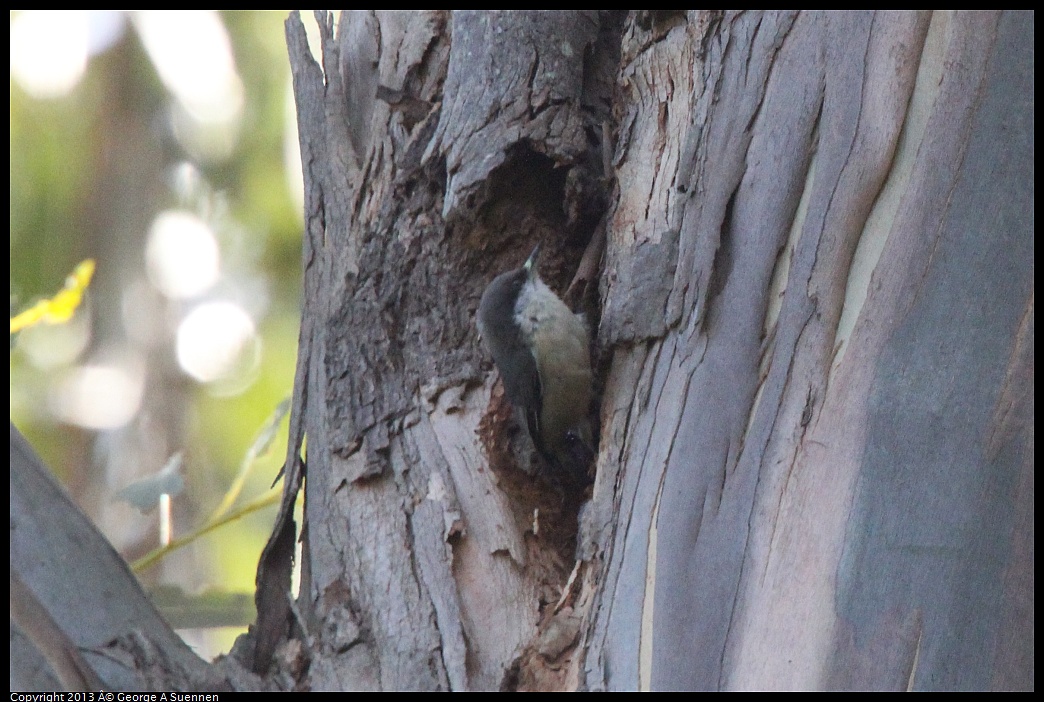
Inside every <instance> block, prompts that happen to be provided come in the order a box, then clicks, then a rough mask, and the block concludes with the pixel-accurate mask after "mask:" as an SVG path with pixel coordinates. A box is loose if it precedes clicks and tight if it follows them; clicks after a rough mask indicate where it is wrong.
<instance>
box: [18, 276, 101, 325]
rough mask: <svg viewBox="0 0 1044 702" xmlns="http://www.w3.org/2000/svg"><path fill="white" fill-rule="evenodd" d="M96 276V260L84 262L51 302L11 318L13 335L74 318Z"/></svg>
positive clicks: (41, 301)
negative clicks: (26, 329)
mask: <svg viewBox="0 0 1044 702" xmlns="http://www.w3.org/2000/svg"><path fill="white" fill-rule="evenodd" d="M93 275H94V259H92V258H88V259H87V260H86V261H82V262H81V263H80V264H79V265H78V266H76V268H75V269H74V270H73V272H72V274H70V275H69V277H68V278H66V279H65V287H64V288H63V289H62V290H61V291H59V292H58V294H57V295H55V296H54V297H52V298H51V299H50V300H40V301H39V302H37V303H36V304H35V305H33V306H32V307H30V308H29V309H27V310H26V311H24V312H22V313H21V314H18V315H15V316H14V317H12V318H11V333H12V334H14V333H15V332H16V331H21V330H22V329H25V328H26V327H31V326H32V325H34V324H38V323H40V322H44V323H46V324H62V323H63V322H67V321H69V319H71V318H72V316H73V313H74V312H76V308H77V307H79V306H80V302H82V301H83V293H84V291H85V290H86V289H87V286H88V285H90V284H91V276H93Z"/></svg>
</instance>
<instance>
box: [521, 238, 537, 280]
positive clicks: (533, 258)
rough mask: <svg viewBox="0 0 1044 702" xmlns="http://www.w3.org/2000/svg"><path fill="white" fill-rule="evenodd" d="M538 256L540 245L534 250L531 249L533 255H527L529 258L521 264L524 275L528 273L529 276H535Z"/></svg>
mask: <svg viewBox="0 0 1044 702" xmlns="http://www.w3.org/2000/svg"><path fill="white" fill-rule="evenodd" d="M539 256H540V244H537V245H536V248H535V249H533V253H531V254H529V258H527V259H526V262H525V263H524V264H522V267H523V268H524V269H525V270H526V273H528V274H529V275H530V276H533V275H535V274H536V272H537V258H539Z"/></svg>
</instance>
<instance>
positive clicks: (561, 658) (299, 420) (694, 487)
mask: <svg viewBox="0 0 1044 702" xmlns="http://www.w3.org/2000/svg"><path fill="white" fill-rule="evenodd" d="M318 18H319V22H320V25H321V32H320V34H321V46H319V47H317V48H318V49H320V50H321V52H320V53H321V55H322V65H321V66H320V65H319V64H318V63H316V61H315V59H313V57H312V54H311V52H310V51H309V49H308V46H307V40H306V38H305V34H304V29H303V25H302V24H301V21H300V19H299V18H298V17H297V15H296V14H294V15H291V17H290V19H289V20H288V22H287V38H288V44H289V47H290V57H291V64H292V67H293V71H294V86H295V95H296V98H297V103H298V121H299V128H300V138H301V151H302V160H303V164H304V170H305V191H306V205H305V207H306V227H307V231H306V234H305V241H304V258H303V264H304V270H305V306H304V310H303V313H302V327H301V340H300V353H299V358H298V367H297V374H296V380H295V395H294V401H293V406H292V410H291V423H290V424H291V426H290V442H289V445H288V449H287V461H286V466H285V470H286V479H285V482H284V485H285V491H284V500H283V503H282V506H281V509H280V514H279V516H278V518H277V521H276V525H275V527H274V529H273V536H272V539H271V540H270V542H269V545H268V547H266V550H265V553H264V554H263V556H262V560H261V563H260V565H259V569H258V592H257V604H258V611H259V618H258V623H257V625H256V626H255V627H254V628H253V631H252V635H251V636H250V637H248V638H246V639H244V640H243V642H242V645H241V646H237V649H236V650H235V651H234V652H233V658H235V659H242V660H244V661H247V662H248V663H249V665H251V666H252V667H253V668H254V670H255V671H256V672H257V673H258V674H260V675H263V676H266V678H265V682H266V684H268V685H270V686H273V687H279V688H283V689H312V690H320V689H384V690H403V689H411V690H412V689H416V690H434V689H454V690H464V689H470V690H482V689H519V690H531V689H592V690H602V689H604V690H634V689H658V690H666V689H671V690H683V689H684V690H696V689H925V690H929V689H947V690H951V689H952V690H957V689H1027V690H1028V689H1032V688H1033V516H1034V515H1033V512H1034V510H1033V411H1034V410H1033V338H1034V337H1033V320H1034V285H1033V161H1032V153H1033V14H1032V13H1011V12H979V13H952V12H936V13H885V12H880V13H877V12H851V13H816V12H801V13H798V12H767V13H756V12H719V11H693V12H688V13H685V12H679V11H638V12H633V13H630V14H622V13H613V12H557V13H540V12H484V13H477V12H455V13H443V12H428V13H412V14H406V13H395V12H361V11H360V12H352V13H346V14H344V15H342V17H341V19H340V21H339V26H338V28H337V32H334V28H333V22H332V18H331V17H330V16H329V15H326V14H324V13H319V14H318ZM603 237H604V246H605V248H604V251H605V253H604V256H602V257H601V258H602V260H601V273H600V275H599V276H598V280H599V283H600V287H599V290H598V291H597V293H598V294H597V295H594V292H595V291H594V290H588V291H587V292H589V293H591V294H585V292H584V290H583V289H582V286H578V287H579V288H581V289H580V290H579V291H578V292H576V294H575V295H572V294H571V295H570V296H569V299H570V300H571V301H574V302H577V304H578V306H581V307H584V308H585V309H586V310H587V311H588V313H589V320H590V322H591V324H592V328H593V329H596V330H597V334H596V338H595V341H596V343H595V349H594V357H595V360H596V361H597V363H596V368H597V369H598V374H599V377H600V381H599V389H600V391H601V393H602V401H601V407H600V412H599V419H600V427H601V432H600V441H599V446H598V458H597V474H596V478H595V483H594V487H593V494H591V495H581V494H575V493H574V492H571V491H570V490H569V489H566V488H563V486H562V485H561V484H560V482H558V481H556V480H555V477H554V476H553V475H549V474H548V471H547V470H546V469H544V468H543V467H542V466H541V465H540V464H539V462H538V461H535V460H534V456H533V451H532V449H531V447H530V446H529V445H528V443H527V439H526V438H525V436H524V431H521V430H520V427H519V426H518V424H517V422H516V421H515V420H514V418H513V416H512V412H511V408H510V406H509V405H508V403H507V400H506V399H505V398H504V396H503V391H502V390H501V389H500V386H499V383H498V382H497V381H496V372H495V369H494V368H493V366H492V364H491V363H490V361H489V359H488V358H487V357H486V355H485V353H484V352H483V351H482V347H481V345H480V344H479V342H478V339H477V332H476V330H475V327H474V323H473V318H474V312H475V309H476V307H477V305H478V300H479V297H480V295H481V293H482V290H483V288H484V286H485V285H486V284H487V283H488V282H489V281H490V280H491V279H492V278H493V277H494V276H495V275H496V274H497V273H499V272H501V271H504V270H507V269H510V268H514V267H517V266H518V265H519V264H520V263H521V262H522V261H523V260H524V259H525V257H526V255H527V254H528V252H529V250H531V249H532V247H533V245H535V244H536V243H538V242H542V243H543V245H544V247H545V249H544V250H545V251H546V252H547V254H548V255H547V257H546V260H545V263H544V264H543V265H542V266H541V271H540V272H541V275H542V276H543V277H544V279H545V280H546V281H547V282H548V283H549V284H550V285H551V286H552V288H554V289H555V290H556V291H558V292H560V293H561V292H562V291H565V290H566V289H567V286H568V283H569V281H570V279H571V278H572V277H573V275H572V274H573V273H574V271H576V269H577V265H578V262H579V261H580V260H581V258H584V259H585V260H586V261H587V262H588V264H590V263H591V262H592V261H597V260H598V252H599V251H601V248H600V247H601V245H602V244H601V243H600V242H601V240H602V238H603ZM585 251H586V254H587V255H586V256H584V253H585ZM588 264H585V266H583V267H582V270H581V272H580V273H578V274H577V276H576V277H577V279H587V280H591V279H593V276H591V274H590V266H589V265H588ZM585 271H586V272H585ZM596 297H597V299H595V298H596ZM305 436H307V452H306V455H305V454H304V453H303V450H302V447H303V446H304V443H305ZM15 446H16V443H15V441H14V439H13V440H12V456H14V452H15ZM12 476H13V477H12V494H13V495H14V494H15V493H16V487H17V488H18V489H19V490H22V489H23V488H21V487H20V486H18V485H16V482H15V479H14V471H12ZM302 489H303V490H304V493H305V509H304V523H303V524H302V525H297V524H296V523H295V520H294V516H293V514H294V512H293V509H294V504H295V502H296V497H297V495H298V493H299V491H300V490H302ZM587 497H589V498H590V499H589V500H587V499H586V498H587ZM581 503H583V506H581ZM23 513H24V514H31V513H32V510H19V511H18V513H17V514H16V510H15V498H14V497H12V525H13V526H12V572H13V573H17V574H18V575H19V576H20V577H21V579H22V581H24V582H25V584H26V586H27V587H28V588H29V589H30V591H31V592H36V593H37V595H36V598H37V599H41V600H44V599H45V598H43V597H40V595H39V590H38V589H37V587H38V583H39V582H40V581H39V580H35V581H34V578H31V577H27V576H26V573H30V574H32V573H34V572H35V573H36V576H38V577H43V576H44V575H46V573H45V571H46V569H37V570H36V571H34V570H33V568H31V567H30V564H31V563H32V562H33V561H32V559H31V558H30V557H29V556H25V557H24V558H23V557H22V556H19V558H18V559H17V560H16V550H17V552H18V553H20V554H23V555H25V554H31V553H32V550H31V549H32V547H33V543H34V542H33V541H32V540H27V541H25V542H18V544H17V546H18V549H16V542H15V534H16V529H15V526H18V525H20V524H21V523H22V522H21V521H20V520H22V519H25V518H26V517H23V516H21V515H23ZM84 528H86V527H84ZM20 533H25V532H24V530H22V531H21V532H20ZM298 538H299V539H300V542H301V546H302V555H301V559H300V564H299V565H300V571H301V584H300V591H299V594H297V595H296V597H295V598H293V599H292V598H291V597H289V593H290V590H291V563H292V559H293V556H294V546H295V542H296V541H297V540H298ZM63 548H64V547H63ZM23 549H24V550H23ZM59 552H60V551H59ZM16 565H17V567H16ZM49 567H50V568H52V569H55V568H58V566H57V565H56V564H54V563H52V564H51V565H50V566H49ZM77 567H79V566H77ZM83 567H85V568H86V567H87V566H83ZM48 572H53V570H52V571H48ZM114 572H115V571H114ZM125 577H127V578H129V574H126V576H125ZM34 582H36V583H37V585H34ZM88 592H90V591H88ZM85 596H86V595H85ZM91 596H92V597H94V596H96V595H91ZM57 599H59V600H60V599H61V598H60V597H58V598H57ZM88 599H89V598H88ZM44 604H45V605H47V602H44ZM83 607H84V608H85V609H86V608H87V607H88V605H83ZM47 608H48V611H49V612H50V615H51V618H52V619H53V620H54V621H55V622H58V623H59V626H60V625H61V622H62V617H61V616H56V614H55V612H56V610H55V609H53V608H52V607H51V606H48V607H47ZM142 616H147V614H146V615H142ZM157 626H159V625H157ZM69 638H70V639H71V640H72V641H73V642H78V641H79V640H80V639H78V638H77V637H75V636H70V637H69ZM105 640H109V639H105ZM13 641H14V635H13ZM60 643H61V641H59V644H60ZM78 645H84V644H78ZM56 650H57V651H58V654H61V652H62V650H63V649H62V647H61V646H57V647H56ZM251 650H252V655H250V654H251ZM153 659H155V656H154V657H153ZM55 660H57V658H56V659H55ZM164 660H166V659H164ZM179 660H180V659H179ZM60 663H61V665H62V666H64V668H63V669H68V668H70V666H71V669H73V670H75V666H76V662H75V660H74V661H73V662H72V663H71V664H70V663H69V661H67V660H63V661H60ZM55 665H58V663H55ZM180 665H182V666H184V667H188V668H191V667H192V666H191V664H190V663H182V664H180ZM223 665H224V666H226V667H225V668H221V669H219V671H218V674H219V676H226V678H227V680H229V681H230V687H234V688H239V687H246V686H249V685H252V684H256V681H255V680H254V679H253V678H250V677H249V676H247V677H235V678H234V677H233V672H234V661H227V662H225V663H224V664H223ZM175 667H176V666H175ZM237 674H239V673H237ZM192 675H195V676H197V677H194V678H193V677H190V676H189V674H187V673H185V674H184V678H183V680H185V681H188V680H198V679H199V677H198V675H199V673H198V671H197V672H194V673H192ZM143 679H145V680H153V678H147V677H146V678H143ZM134 681H135V679H131V680H130V681H128V682H125V684H127V685H130V686H133V684H134ZM137 681H138V684H141V682H140V681H141V679H137ZM164 684H169V683H168V682H165V683H164ZM185 684H188V683H187V682H186V683H185Z"/></svg>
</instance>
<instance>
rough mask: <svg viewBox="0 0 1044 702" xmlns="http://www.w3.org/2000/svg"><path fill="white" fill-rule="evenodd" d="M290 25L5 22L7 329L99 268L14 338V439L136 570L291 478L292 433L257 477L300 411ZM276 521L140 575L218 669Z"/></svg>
mask: <svg viewBox="0 0 1044 702" xmlns="http://www.w3.org/2000/svg"><path fill="white" fill-rule="evenodd" d="M286 16H287V12H286V11H263V12H247V11H243V12H220V13H219V12H213V11H163V12H160V11H142V12H117V11H24V12H12V13H11V15H10V20H11V282H10V288H11V292H10V295H11V313H12V315H14V314H15V313H17V312H18V311H20V310H23V309H25V308H27V307H29V306H30V305H32V304H33V303H34V302H36V301H38V300H40V299H41V298H46V297H50V296H52V295H54V293H55V292H57V291H58V290H59V289H61V287H62V284H63V281H64V280H65V278H66V276H67V275H68V274H69V273H70V272H72V271H73V269H74V268H75V267H76V265H77V263H78V262H80V261H82V260H84V259H87V258H92V259H94V260H95V261H96V264H97V267H96V270H95V272H94V276H93V281H92V282H91V285H90V288H89V290H88V292H87V296H86V299H85V301H84V303H83V305H82V306H81V307H80V308H79V310H78V311H77V313H76V314H75V316H74V317H73V318H72V320H71V321H69V322H67V323H65V324H58V325H39V326H34V327H32V328H29V329H27V330H25V331H23V332H20V333H19V334H17V335H15V336H13V337H12V347H11V420H12V422H14V424H15V425H16V426H17V427H18V428H19V429H20V430H21V431H22V432H23V433H24V434H25V436H26V437H27V438H28V440H29V442H30V443H31V444H32V445H33V447H34V448H35V449H36V451H37V453H38V454H39V455H40V456H41V457H42V458H43V459H44V461H45V462H46V463H47V465H48V466H49V467H50V468H51V470H52V471H53V472H54V474H55V476H56V477H57V479H58V480H59V481H60V482H61V483H62V484H63V485H65V487H66V489H67V490H68V492H69V493H70V495H71V496H72V498H73V499H74V500H75V501H76V502H77V503H78V504H79V505H80V507H81V508H82V509H83V510H84V512H86V513H87V514H88V515H89V516H90V517H91V518H92V519H93V520H94V522H95V523H96V524H97V525H98V527H99V529H100V530H101V531H102V532H103V533H104V534H105V535H106V536H107V537H108V538H109V540H110V541H111V542H112V544H113V546H114V547H115V548H116V549H117V551H119V552H120V553H121V554H122V555H123V557H124V558H125V559H127V561H128V562H134V561H136V560H138V559H140V558H142V557H143V556H145V555H146V554H148V553H150V552H152V551H153V550H154V549H156V548H157V547H158V546H159V543H160V538H161V534H160V532H161V524H163V525H165V527H166V528H169V529H170V531H171V537H172V538H174V539H178V538H179V537H182V538H183V537H185V536H186V535H188V534H191V533H193V532H194V531H195V530H197V529H199V528H200V527H201V526H203V525H204V524H206V523H207V522H208V520H209V519H211V518H212V517H213V516H214V514H215V510H218V509H219V505H220V504H221V502H222V498H223V496H225V495H226V493H227V491H228V490H229V488H230V486H231V485H232V484H233V483H234V482H235V481H236V476H237V474H238V473H239V471H240V469H241V467H243V465H244V464H245V463H250V464H251V467H252V469H251V471H250V472H249V475H248V476H247V478H246V482H245V484H244V485H243V489H242V492H241V493H239V494H238V496H237V497H236V499H235V502H234V504H233V505H232V506H227V507H226V508H225V512H226V513H227V514H232V513H235V512H236V511H237V510H238V509H239V508H241V507H242V505H244V504H248V503H250V502H251V501H252V500H256V499H258V498H259V497H260V496H263V495H264V494H266V493H267V492H268V489H269V486H270V485H271V483H272V480H273V479H274V478H275V475H276V473H277V471H278V469H279V466H280V465H281V464H282V461H283V457H284V453H285V450H286V448H285V447H286V441H285V437H286V419H285V417H284V418H282V420H281V421H279V422H278V424H277V426H278V432H277V433H276V434H275V438H274V441H273V442H272V444H271V447H270V448H269V450H268V452H267V453H266V454H265V455H263V456H262V457H260V458H258V459H257V460H256V461H252V462H251V461H250V460H249V458H248V456H249V453H250V451H251V446H252V445H254V444H255V439H256V437H257V436H258V434H259V432H262V431H263V430H264V427H265V425H266V422H269V421H270V419H271V418H272V417H273V415H274V413H276V411H277V407H278V406H279V405H280V403H281V402H282V401H283V400H284V399H285V398H287V397H288V396H289V394H290V392H291V387H292V383H293V372H294V361H295V354H296V347H297V333H298V321H299V305H300V290H301V279H300V277H301V253H300V252H301V230H302V214H301V212H302V206H301V175H300V158H299V154H298V148H297V131H296V125H295V121H294V112H293V99H292V93H291V85H290V72H289V65H288V61H287V55H286V47H285V43H284V34H283V22H284V20H285V19H286ZM303 19H305V20H306V22H311V21H312V20H311V17H310V16H305V17H304V18H303ZM312 45H313V47H315V46H316V44H315V42H314V41H313V42H312ZM276 416H277V418H278V415H276ZM165 466H166V470H164V467H165ZM157 476H159V477H161V478H162V480H160V481H159V482H160V483H162V485H164V487H163V492H165V493H166V494H169V495H171V497H170V501H169V517H163V518H161V514H163V510H161V509H159V508H157V507H156V499H153V498H154V497H158V492H157V489H156V488H155V484H157V483H156V480H157ZM150 479H151V480H152V481H153V482H149V481H150ZM142 481H145V482H142ZM150 485H152V486H153V487H151V488H150V487H149V486H150ZM153 492H156V493H157V494H156V495H152V493H153ZM132 503H136V504H137V506H135V504H132ZM274 517H275V507H274V506H268V507H266V508H264V509H257V510H254V511H252V512H251V513H250V514H248V515H246V516H244V517H242V518H240V519H236V520H233V521H231V522H230V523H229V524H227V525H225V526H222V527H220V528H217V529H214V530H213V531H210V532H208V533H207V534H206V535H204V536H201V537H199V538H196V539H193V540H191V542H190V543H189V544H188V545H187V546H186V547H185V548H181V549H179V550H176V551H174V552H172V553H170V554H168V555H166V556H165V557H163V558H162V559H160V560H159V561H157V562H155V563H154V564H153V565H150V566H149V567H147V568H144V569H141V570H140V571H139V572H138V573H137V574H138V577H139V579H140V580H141V581H142V583H143V584H144V585H145V586H146V588H147V589H148V590H149V591H150V592H151V593H154V594H156V596H157V597H162V596H164V595H162V593H167V595H168V596H170V597H171V598H172V599H171V601H170V602H168V603H167V606H166V609H165V610H164V611H165V612H167V613H168V617H169V618H170V617H173V618H177V617H175V616H174V615H172V614H170V613H171V612H177V611H179V609H178V608H181V612H182V614H184V615H185V618H184V619H182V620H180V621H178V622H174V623H175V626H178V627H181V633H182V635H183V636H184V637H185V638H186V640H188V641H189V642H190V643H191V644H192V645H194V646H195V647H196V648H197V650H198V651H199V652H200V653H201V655H204V656H206V657H212V656H213V655H214V654H215V653H217V652H219V651H222V650H227V648H228V647H229V646H230V645H231V643H232V641H233V639H234V637H235V635H237V634H238V633H241V632H242V631H243V630H244V629H245V624H246V622H248V621H250V619H252V616H253V606H252V593H253V588H254V574H255V567H256V564H257V559H258V555H259V554H260V551H261V548H262V547H263V545H264V542H265V539H266V537H267V535H268V531H269V529H270V527H271V523H272V521H273V519H274ZM164 538H167V537H166V535H164ZM200 595H206V596H207V597H209V598H211V599H210V600H207V599H206V598H201V597H199V596H200ZM186 598H187V599H186ZM237 598H238V599H237ZM244 598H246V599H244ZM204 601H211V602H216V603H219V604H217V605H215V607H214V608H213V609H212V610H209V611H207V610H204V609H202V608H201V607H202V603H203V602H204ZM236 602H238V603H239V605H240V606H241V607H240V609H241V611H240V613H239V614H238V615H236V610H235V607H230V603H236ZM244 618H245V619H244ZM218 624H220V625H223V628H220V629H216V628H214V625H218ZM214 632H217V636H216V637H214V636H213V635H212V634H213V633H214Z"/></svg>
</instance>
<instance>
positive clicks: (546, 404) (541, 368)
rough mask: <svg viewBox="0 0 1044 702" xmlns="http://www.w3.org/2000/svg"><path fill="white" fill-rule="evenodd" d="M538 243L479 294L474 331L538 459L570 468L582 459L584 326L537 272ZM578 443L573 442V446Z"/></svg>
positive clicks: (587, 367)
mask: <svg viewBox="0 0 1044 702" xmlns="http://www.w3.org/2000/svg"><path fill="white" fill-rule="evenodd" d="M539 252H540V247H539V246H537V247H536V248H535V249H533V253H532V254H530V256H529V258H528V259H527V260H526V262H525V264H524V265H523V266H522V267H521V268H517V269H515V270H513V271H509V272H507V273H502V274H501V275H499V276H497V277H496V278H495V279H494V280H493V282H492V283H490V284H489V286H488V287H487V288H486V291H485V292H484V293H482V301H481V302H480V303H479V308H478V328H479V333H480V334H481V335H482V339H483V340H484V342H485V344H486V347H487V348H488V349H489V351H490V353H491V354H492V355H493V361H494V362H495V363H496V364H497V368H498V369H499V370H500V377H501V379H502V380H503V382H504V390H505V391H506V392H507V396H508V399H509V400H511V404H512V405H514V406H515V407H516V408H518V409H519V410H521V411H522V412H523V413H524V414H525V417H526V424H527V426H528V429H529V435H530V436H531V437H532V438H533V443H534V444H535V446H536V448H537V451H538V452H539V453H540V454H541V456H543V457H544V459H545V460H548V461H553V462H554V463H557V464H558V465H559V466H561V467H562V468H565V469H566V470H571V471H574V472H575V471H578V470H580V469H581V468H586V466H579V465H577V463H578V458H577V456H578V450H579V452H580V455H587V456H588V457H589V456H590V451H591V449H590V444H591V435H590V434H591V430H590V425H589V423H588V412H589V409H590V402H591V378H592V376H591V357H590V351H589V348H588V336H587V325H586V324H585V323H584V320H583V318H582V317H581V316H580V315H577V314H573V312H572V310H570V309H569V307H567V306H566V304H565V303H564V302H562V300H560V299H559V298H558V296H557V295H555V294H554V293H553V292H551V288H549V287H547V285H545V284H544V281H542V280H540V276H539V275H537V269H536V268H537V267H536V260H537V255H538V254H539ZM578 445H579V446H578Z"/></svg>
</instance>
